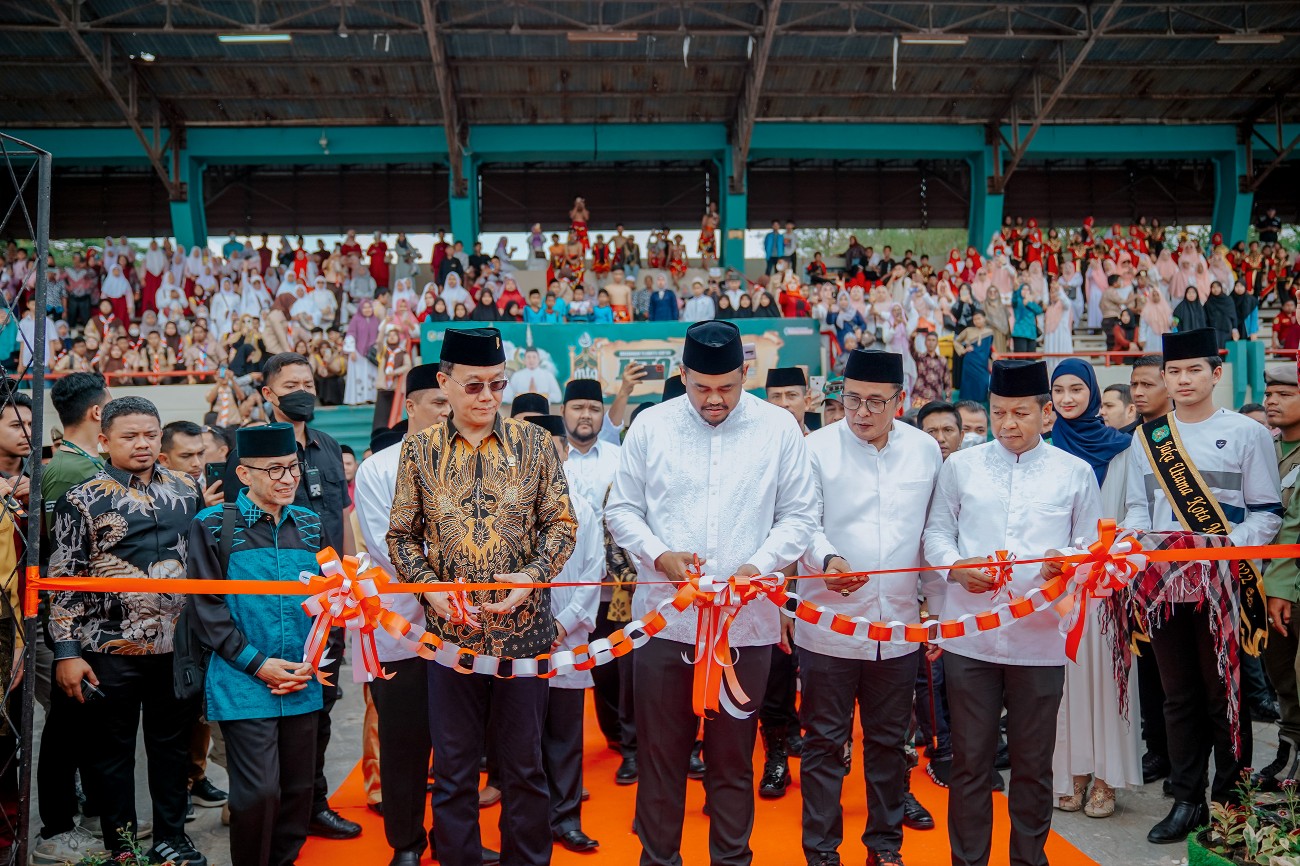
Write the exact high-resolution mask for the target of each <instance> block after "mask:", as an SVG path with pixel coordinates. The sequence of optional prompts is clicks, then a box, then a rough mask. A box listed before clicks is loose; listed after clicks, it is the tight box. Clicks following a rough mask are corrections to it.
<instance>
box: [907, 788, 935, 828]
mask: <svg viewBox="0 0 1300 866" xmlns="http://www.w3.org/2000/svg"><path fill="white" fill-rule="evenodd" d="M903 826H904V827H907V828H909V829H911V830H933V829H934V816H933V815H931V814H930V811H929V810H928V809H926V808H925V807H924V806H922V805H921V801H920V800H917V799H916V797H915V795H913V794H912V793H910V792H909V793H907V794H904V795H903Z"/></svg>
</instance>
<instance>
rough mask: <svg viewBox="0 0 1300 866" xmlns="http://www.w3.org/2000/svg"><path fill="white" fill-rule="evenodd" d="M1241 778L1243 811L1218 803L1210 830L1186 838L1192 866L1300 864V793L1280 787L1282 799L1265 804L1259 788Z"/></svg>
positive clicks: (1290, 784) (1289, 784)
mask: <svg viewBox="0 0 1300 866" xmlns="http://www.w3.org/2000/svg"><path fill="white" fill-rule="evenodd" d="M1250 773H1251V771H1250V770H1249V769H1248V770H1246V771H1245V772H1244V773H1243V778H1244V781H1243V782H1242V783H1241V784H1240V785H1239V786H1238V789H1237V790H1238V793H1239V794H1240V801H1241V803H1242V805H1240V806H1237V805H1227V804H1222V803H1214V804H1212V805H1211V806H1210V824H1209V826H1208V827H1205V828H1204V829H1203V830H1201V831H1200V832H1198V833H1195V834H1193V835H1192V836H1190V837H1188V840H1187V862H1188V866H1294V864H1296V863H1300V814H1297V809H1300V790H1298V789H1297V785H1296V782H1295V780H1294V779H1287V780H1286V781H1284V782H1283V783H1282V797H1281V799H1278V800H1275V801H1273V802H1270V803H1261V802H1260V801H1259V798H1258V797H1257V794H1258V793H1259V789H1258V786H1256V785H1254V784H1253V783H1252V782H1251V781H1250Z"/></svg>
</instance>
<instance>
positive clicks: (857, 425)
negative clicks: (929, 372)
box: [794, 349, 943, 866]
mask: <svg viewBox="0 0 1300 866" xmlns="http://www.w3.org/2000/svg"><path fill="white" fill-rule="evenodd" d="M907 396H908V395H906V394H905V393H904V392H903V356H902V355H897V354H894V353H892V352H866V351H863V350H861V349H855V350H854V351H853V352H851V353H849V357H848V361H847V363H846V364H845V368H844V391H843V394H842V395H841V397H840V399H841V401H842V402H843V404H844V412H845V416H844V419H843V420H842V421H837V422H836V423H834V424H831V425H830V426H829V427H825V428H823V429H821V430H817V431H815V432H813V433H811V434H809V436H808V439H807V443H808V452H809V456H810V458H811V460H812V475H813V479H814V481H815V483H816V485H817V507H818V514H819V517H820V520H819V526H818V530H817V532H816V533H815V534H814V535H813V539H812V543H811V544H810V545H809V546H808V549H807V551H806V552H805V553H804V555H803V557H802V559H801V560H800V563H799V565H800V571H801V572H802V573H803V574H843V575H847V574H849V573H853V572H862V571H876V570H880V569H890V568H907V567H909V566H912V565H914V564H915V563H916V562H917V561H918V556H919V554H920V551H921V534H922V530H923V529H924V527H925V518H926V512H927V511H928V510H929V507H930V496H931V494H932V493H933V492H934V486H935V482H936V481H937V480H938V477H939V469H940V468H941V467H942V466H943V458H942V457H941V456H940V453H939V446H938V445H937V444H936V443H935V441H934V439H932V438H931V437H930V436H927V435H926V434H925V433H923V432H921V431H920V430H917V429H916V428H915V427H911V426H909V425H907V424H904V423H902V422H901V421H899V420H897V419H898V412H899V408H900V407H901V406H903V405H904V401H905V400H906V398H907ZM845 479H852V481H853V483H852V484H847V485H846V484H844V480H845ZM935 582H936V579H935V576H934V574H933V572H925V573H920V574H918V573H915V572H909V573H906V574H890V575H876V576H873V577H871V578H870V579H868V578H865V577H847V576H845V577H828V578H824V579H804V580H800V581H799V593H800V595H802V596H804V597H805V598H807V599H808V600H809V601H811V602H813V603H815V604H820V605H823V606H825V607H827V608H830V609H831V610H833V611H834V612H835V613H837V614H842V615H844V616H861V617H866V618H867V619H870V620H884V621H886V622H889V621H894V620H898V621H901V622H916V621H918V619H919V618H920V604H919V603H918V601H917V599H918V597H919V596H921V595H926V596H930V597H934V596H937V595H938V592H939V589H940V587H936V586H931V585H928V584H933V583H935ZM794 643H795V646H797V647H798V648H799V677H800V681H801V686H802V695H803V699H802V703H801V706H800V719H801V721H802V723H803V727H804V744H803V756H802V759H801V764H800V770H799V779H800V784H801V785H802V786H803V852H804V857H805V859H806V860H807V862H808V863H810V864H818V863H838V862H840V857H839V853H838V852H839V846H840V843H841V842H842V841H843V837H844V817H843V813H842V811H841V808H840V792H841V788H842V787H843V783H844V776H845V772H844V765H843V762H842V750H843V746H844V743H845V742H846V741H849V740H850V738H851V737H852V734H853V710H854V705H855V704H857V705H859V706H861V707H862V708H863V709H864V712H865V711H866V710H868V709H869V710H870V717H871V718H870V722H869V723H866V720H865V716H864V724H863V726H862V743H863V745H862V748H863V760H862V767H863V774H864V775H865V777H866V782H867V826H866V831H865V832H864V833H863V835H862V839H863V842H864V843H865V844H866V846H867V850H868V856H867V863H868V864H870V866H877V864H879V866H885V864H894V866H901V864H902V862H903V861H902V858H901V856H900V854H899V850H900V849H901V848H902V844H903V827H904V826H905V825H906V826H908V827H914V828H916V829H929V828H930V827H933V826H934V820H933V818H930V817H929V815H926V814H925V813H924V809H920V808H919V804H918V805H916V806H914V805H913V803H914V802H915V801H913V800H912V799H911V795H910V794H908V793H907V772H908V763H907V756H906V753H905V751H904V747H905V745H906V739H907V729H908V725H909V724H910V723H911V720H912V692H913V684H914V682H915V680H916V672H917V665H918V664H919V662H920V658H921V656H920V653H919V652H918V649H919V647H918V645H917V644H893V643H879V642H876V641H864V640H859V639H856V638H851V637H846V636H844V635H840V634H834V633H832V632H830V631H826V630H825V629H821V628H817V627H813V626H809V625H806V624H804V623H796V625H795V630H794Z"/></svg>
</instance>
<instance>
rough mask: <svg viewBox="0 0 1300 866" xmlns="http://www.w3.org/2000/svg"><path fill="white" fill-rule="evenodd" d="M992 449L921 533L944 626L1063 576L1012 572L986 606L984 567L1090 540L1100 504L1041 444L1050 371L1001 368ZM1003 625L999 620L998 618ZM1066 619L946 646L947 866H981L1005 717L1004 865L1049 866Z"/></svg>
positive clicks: (1004, 364)
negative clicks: (939, 584)
mask: <svg viewBox="0 0 1300 866" xmlns="http://www.w3.org/2000/svg"><path fill="white" fill-rule="evenodd" d="M989 394H990V398H989V400H990V408H991V409H992V413H991V415H992V422H993V437H994V440H993V441H992V442H986V443H985V444H983V445H977V446H975V447H973V448H966V449H963V450H961V451H958V452H957V453H955V454H953V455H952V456H950V457H949V458H948V459H947V461H945V462H944V464H943V469H942V470H940V472H939V484H938V487H937V488H936V490H935V494H934V501H933V503H932V504H931V506H930V517H929V519H928V520H927V522H926V526H925V536H924V537H925V558H926V561H927V562H929V563H931V564H934V565H952V564H955V565H956V566H958V567H957V568H954V569H952V570H950V571H948V572H947V580H948V584H949V585H948V587H947V588H946V591H945V592H944V595H943V599H944V601H943V613H942V617H943V619H945V620H951V619H956V618H958V617H960V616H962V615H963V614H968V613H970V614H974V613H980V612H982V611H986V610H988V609H990V608H992V607H994V606H995V605H996V604H997V603H998V602H999V601H1005V600H1006V599H1007V598H1019V597H1022V596H1024V595H1025V593H1026V592H1028V591H1029V590H1030V589H1031V588H1033V587H1035V586H1039V585H1041V584H1042V582H1043V578H1045V577H1048V576H1051V575H1053V574H1055V573H1057V572H1058V571H1059V568H1055V567H1048V566H1043V567H1041V568H1040V567H1039V566H1037V565H1018V566H1012V567H1011V568H1010V580H1009V582H1008V583H1007V585H1006V588H1005V591H1002V592H1000V593H999V594H997V595H994V592H995V590H997V587H996V586H995V583H994V580H993V577H992V576H991V575H990V574H989V573H988V572H986V571H985V570H984V566H985V565H986V564H987V557H988V556H989V555H990V554H992V553H993V552H994V551H997V550H1007V551H1010V552H1012V553H1015V554H1017V555H1018V556H1020V557H1022V558H1030V557H1038V556H1042V555H1044V554H1045V553H1046V552H1047V551H1050V550H1058V549H1060V548H1064V547H1068V546H1070V545H1071V544H1072V543H1073V542H1074V540H1075V539H1077V538H1084V539H1091V538H1094V537H1095V536H1096V534H1097V521H1098V519H1099V518H1100V517H1101V493H1100V491H1099V490H1098V489H1097V477H1096V475H1095V474H1094V473H1093V471H1092V469H1091V467H1089V466H1088V464H1087V463H1085V462H1084V461H1082V460H1080V459H1079V458H1077V457H1074V456H1072V455H1070V454H1067V453H1065V452H1064V451H1062V450H1061V449H1059V448H1053V447H1052V446H1050V445H1048V444H1047V443H1046V442H1044V441H1043V438H1042V431H1043V429H1044V427H1045V426H1046V424H1047V422H1048V420H1049V419H1050V418H1051V416H1052V408H1051V399H1050V386H1049V384H1048V380H1047V365H1046V364H1044V363H1043V362H1042V361H1034V362H1029V363H1024V362H1019V363H1018V362H1014V361H997V362H995V363H994V365H993V374H992V377H991V380H990V384H989ZM1008 616H1009V615H1006V614H1004V618H1006V617H1008ZM1059 622H1060V618H1059V617H1058V616H1057V614H1056V613H1055V612H1054V611H1053V610H1050V609H1048V610H1041V611H1039V612H1037V613H1034V614H1031V615H1029V616H1026V617H1023V618H1021V619H1017V620H1015V621H1013V622H1010V623H1009V624H1008V625H1004V626H1002V627H1000V628H997V629H993V630H991V631H982V632H976V631H974V628H975V626H974V621H973V620H969V621H968V625H967V633H966V635H965V636H964V637H960V638H956V639H953V640H948V641H945V642H944V644H943V649H944V665H945V668H946V671H945V672H946V674H947V685H948V709H949V711H950V713H951V716H952V750H953V765H952V778H951V785H950V792H949V797H948V836H949V841H950V844H951V847H952V862H953V866H986V864H987V863H988V862H989V849H990V844H991V842H992V836H993V764H994V760H995V757H996V753H997V744H998V724H999V719H1000V717H1001V715H1002V708H1003V707H1004V706H1005V707H1006V709H1007V747H1008V752H1009V754H1010V757H1011V786H1010V796H1009V797H1008V800H1009V804H1008V808H1009V811H1010V813H1011V845H1010V862H1011V863H1014V864H1016V866H1047V856H1046V854H1045V853H1044V851H1043V846H1044V844H1045V843H1046V841H1047V836H1048V834H1049V833H1050V832H1051V827H1052V803H1053V800H1052V752H1053V748H1054V746H1055V743H1056V715H1057V709H1058V708H1059V706H1060V703H1061V694H1062V689H1063V687H1064V685H1065V638H1064V637H1063V636H1062V635H1061V632H1060V628H1059Z"/></svg>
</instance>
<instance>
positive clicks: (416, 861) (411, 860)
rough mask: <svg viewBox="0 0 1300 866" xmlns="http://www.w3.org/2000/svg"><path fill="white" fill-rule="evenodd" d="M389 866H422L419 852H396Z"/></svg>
mask: <svg viewBox="0 0 1300 866" xmlns="http://www.w3.org/2000/svg"><path fill="white" fill-rule="evenodd" d="M388 866H420V852H419V851H394V852H393V859H392V860H389V861H388Z"/></svg>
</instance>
